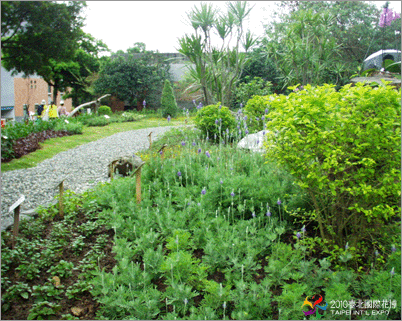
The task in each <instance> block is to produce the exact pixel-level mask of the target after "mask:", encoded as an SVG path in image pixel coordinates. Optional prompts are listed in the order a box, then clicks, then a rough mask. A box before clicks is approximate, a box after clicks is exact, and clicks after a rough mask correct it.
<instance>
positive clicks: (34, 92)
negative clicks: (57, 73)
mask: <svg viewBox="0 0 402 321" xmlns="http://www.w3.org/2000/svg"><path fill="white" fill-rule="evenodd" d="M51 93H52V96H51V97H53V87H51ZM48 97H49V96H48V84H47V82H46V81H44V80H43V79H41V78H14V101H15V105H14V110H15V116H16V117H22V116H24V112H23V107H22V106H23V105H24V104H27V105H28V107H29V109H28V110H29V111H32V112H33V111H35V104H41V101H42V100H43V99H44V100H45V101H46V103H47V102H48ZM60 100H61V96H60V92H59V93H58V94H57V101H56V105H57V106H60ZM64 106H65V107H66V110H67V111H68V112H70V111H71V110H73V108H72V99H71V98H69V99H65V100H64Z"/></svg>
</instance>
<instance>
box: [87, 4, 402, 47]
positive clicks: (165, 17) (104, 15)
mask: <svg viewBox="0 0 402 321" xmlns="http://www.w3.org/2000/svg"><path fill="white" fill-rule="evenodd" d="M200 2H201V1H87V8H86V9H85V16H86V20H85V21H86V26H85V27H84V28H83V30H84V32H86V33H90V34H91V35H92V36H94V37H95V38H96V39H100V40H102V41H103V42H104V43H105V44H106V45H107V46H108V47H109V49H110V50H112V51H113V52H116V51H118V50H123V51H126V50H127V49H128V48H129V47H132V46H133V44H134V43H136V42H143V43H145V45H146V49H147V50H154V51H157V50H158V51H159V52H177V48H178V40H177V39H178V38H180V37H182V36H184V35H185V34H186V33H189V34H191V33H192V30H193V29H192V27H190V26H188V24H187V23H186V21H187V15H186V13H187V12H189V11H190V10H191V9H192V8H193V7H194V6H195V5H197V6H198V5H199V4H200ZM205 2H207V1H205ZM208 2H210V1H208ZM248 2H249V3H250V5H251V6H254V8H253V9H252V10H251V13H250V19H249V20H248V21H247V23H246V26H247V27H248V28H249V29H250V31H252V33H253V34H254V35H256V36H262V35H263V31H264V29H263V23H267V22H268V21H269V19H270V16H271V13H272V10H273V9H274V8H275V4H274V2H273V1H248ZM213 3H214V5H215V6H216V7H219V8H221V9H222V10H223V11H224V12H225V11H226V9H225V3H226V1H213ZM375 3H376V5H377V6H378V7H381V6H382V5H384V3H385V1H375ZM390 3H391V4H390V7H391V8H392V9H394V11H397V12H398V13H400V12H401V2H400V1H390Z"/></svg>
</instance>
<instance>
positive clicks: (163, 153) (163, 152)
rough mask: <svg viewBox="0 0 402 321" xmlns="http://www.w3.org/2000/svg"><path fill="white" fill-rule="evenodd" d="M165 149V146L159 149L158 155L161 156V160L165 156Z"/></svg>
mask: <svg viewBox="0 0 402 321" xmlns="http://www.w3.org/2000/svg"><path fill="white" fill-rule="evenodd" d="M166 147H167V145H166V144H165V145H163V146H162V147H161V149H160V150H159V151H158V153H159V154H161V158H162V159H163V158H164V156H165V148H166Z"/></svg>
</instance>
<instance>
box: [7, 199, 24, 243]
mask: <svg viewBox="0 0 402 321" xmlns="http://www.w3.org/2000/svg"><path fill="white" fill-rule="evenodd" d="M23 201H25V196H24V195H22V196H21V197H20V198H19V199H18V201H16V202H15V203H14V204H13V205H11V206H10V208H9V210H8V212H9V213H10V212H12V211H14V226H13V241H12V243H11V248H12V249H14V246H15V243H16V242H17V236H18V229H19V225H20V207H21V204H22V202H23Z"/></svg>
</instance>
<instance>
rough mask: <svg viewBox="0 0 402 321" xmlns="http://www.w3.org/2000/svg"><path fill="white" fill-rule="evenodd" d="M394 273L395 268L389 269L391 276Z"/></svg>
mask: <svg viewBox="0 0 402 321" xmlns="http://www.w3.org/2000/svg"><path fill="white" fill-rule="evenodd" d="M394 274H395V268H392V269H391V276H393V275H394Z"/></svg>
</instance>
